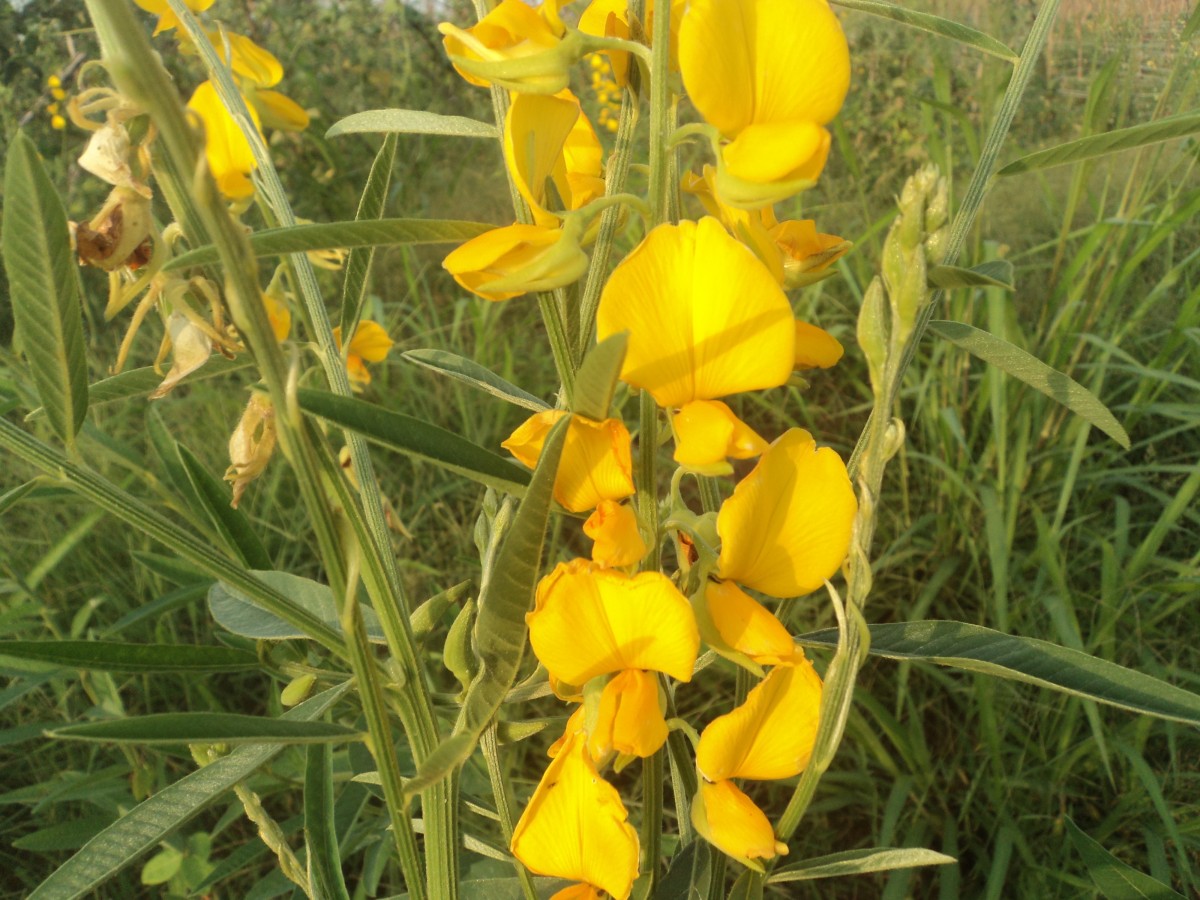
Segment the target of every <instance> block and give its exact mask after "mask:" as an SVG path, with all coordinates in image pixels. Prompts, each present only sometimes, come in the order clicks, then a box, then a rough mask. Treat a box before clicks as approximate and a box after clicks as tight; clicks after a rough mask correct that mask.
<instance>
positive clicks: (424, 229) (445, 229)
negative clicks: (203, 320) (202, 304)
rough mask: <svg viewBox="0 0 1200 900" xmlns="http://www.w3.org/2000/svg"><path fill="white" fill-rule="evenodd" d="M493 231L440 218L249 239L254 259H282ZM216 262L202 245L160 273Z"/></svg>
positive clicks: (267, 233)
mask: <svg viewBox="0 0 1200 900" xmlns="http://www.w3.org/2000/svg"><path fill="white" fill-rule="evenodd" d="M492 228H495V226H494V225H485V224H483V223H482V222H460V221H454V220H443V219H369V220H364V221H361V222H355V221H349V222H328V223H326V224H318V225H295V226H293V227H291V228H267V229H264V230H263V231H256V232H254V233H253V234H251V235H250V236H249V240H250V249H251V250H252V251H253V253H254V255H255V256H285V255H287V254H288V253H305V252H307V251H309V250H337V249H343V250H345V249H350V248H353V247H382V246H387V245H391V244H461V243H462V242H463V241H468V240H470V239H471V238H473V237H478V236H479V235H481V234H483V233H484V232H485V231H489V230H491V229H492ZM218 260H219V256H218V254H217V248H216V246H214V245H213V244H206V245H205V246H203V247H197V248H196V249H195V250H189V251H188V252H187V253H182V254H180V255H179V256H177V257H175V258H174V259H172V260H171V261H170V262H168V263H167V264H166V265H165V266H163V271H164V272H169V271H171V270H173V269H185V268H187V267H189V266H208V265H212V264H213V263H215V262H217V261H218Z"/></svg>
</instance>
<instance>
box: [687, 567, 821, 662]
mask: <svg viewBox="0 0 1200 900" xmlns="http://www.w3.org/2000/svg"><path fill="white" fill-rule="evenodd" d="M696 621H697V622H698V623H699V625H700V634H701V636H703V638H704V640H705V641H706V642H707V643H708V645H709V646H710V647H712V648H713V649H714V650H716V651H717V652H718V653H721V654H723V655H725V654H728V653H729V651H733V653H736V654H741V655H742V656H745V657H747V658H748V659H750V660H751V661H752V662H754V663H757V664H759V665H765V666H774V665H780V664H781V663H786V662H789V661H791V660H792V659H793V658H794V657H795V656H796V654H797V653H798V652H799V651H798V650H797V649H796V645H795V643H794V642H793V641H792V636H791V635H790V634H788V632H787V629H786V628H784V627H783V625H782V623H781V622H780V621H779V620H778V619H777V618H775V616H774V615H773V614H772V613H771V612H770V610H768V609H767V608H766V607H765V606H763V605H762V604H761V603H759V602H758V601H757V600H755V599H754V598H753V597H751V596H750V595H749V594H747V593H746V592H745V591H743V590H742V589H741V588H739V587H738V586H737V585H736V584H734V583H733V582H732V581H722V582H714V581H709V582H707V583H706V584H705V586H704V589H703V592H702V593H701V594H700V596H699V597H698V598H697V601H696Z"/></svg>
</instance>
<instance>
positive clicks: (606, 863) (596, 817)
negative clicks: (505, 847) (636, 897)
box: [511, 733, 638, 900]
mask: <svg viewBox="0 0 1200 900" xmlns="http://www.w3.org/2000/svg"><path fill="white" fill-rule="evenodd" d="M628 819H629V816H628V814H627V813H626V812H625V806H624V805H623V804H622V803H621V798H620V796H618V794H617V791H616V788H614V787H613V786H612V785H611V784H609V783H608V782H607V781H605V780H604V779H603V778H601V777H600V775H599V773H598V772H597V771H596V766H595V764H594V763H593V762H592V760H591V757H589V756H588V753H587V748H586V747H585V746H584V739H583V736H582V734H580V733H576V734H573V735H571V736H570V737H569V738H567V740H566V742H565V743H564V745H563V748H562V752H560V753H559V754H558V756H557V757H555V759H554V760H553V761H552V762H551V763H550V765H549V767H548V768H547V769H546V773H545V774H544V775H543V776H542V780H541V782H540V783H539V784H538V786H537V790H536V791H534V793H533V797H532V798H531V799H530V801H529V805H528V806H527V807H525V811H524V813H522V814H521V819H520V821H519V822H517V826H516V828H515V829H514V830H513V837H512V845H511V847H512V852H513V855H514V856H516V857H517V859H519V860H520V861H521V862H522V863H524V864H525V866H526V868H528V869H529V870H530V871H531V872H535V873H537V874H538V875H551V876H554V877H557V878H567V879H570V880H571V881H581V882H584V883H585V884H590V885H593V886H595V887H597V888H601V889H603V890H606V891H608V892H609V893H610V894H612V895H613V896H614V897H617V898H619V900H625V898H627V897H628V896H629V892H630V889H631V887H632V885H633V880H634V878H636V877H637V867H638V838H637V832H636V831H635V830H634V829H633V827H632V826H631V825H630V824H629V822H628ZM568 896H569V895H568ZM583 896H587V895H586V894H584V895H583Z"/></svg>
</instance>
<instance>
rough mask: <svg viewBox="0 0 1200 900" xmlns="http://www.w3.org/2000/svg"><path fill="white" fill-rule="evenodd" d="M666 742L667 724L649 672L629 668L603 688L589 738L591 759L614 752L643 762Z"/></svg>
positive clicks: (656, 686)
mask: <svg viewBox="0 0 1200 900" xmlns="http://www.w3.org/2000/svg"><path fill="white" fill-rule="evenodd" d="M666 742H667V722H666V720H665V719H664V718H663V704H662V702H661V700H660V698H659V693H658V678H657V676H655V675H654V674H653V673H651V672H643V671H641V670H640V669H630V670H628V671H625V672H620V673H618V674H617V675H615V676H613V678H612V679H611V680H610V681H609V682H608V684H606V685H605V686H604V691H603V692H602V693H601V694H600V709H599V712H598V713H597V715H596V727H595V728H594V729H593V730H592V734H591V736H590V737H589V739H588V749H589V751H590V752H591V754H592V756H593V758H595V759H600V758H602V757H604V756H606V755H608V754H609V753H612V752H614V751H615V752H616V753H621V754H624V755H626V756H637V757H641V758H642V759H645V758H646V757H647V756H652V755H654V754H655V753H657V752H658V749H659V748H660V747H662V745H663V744H665V743H666Z"/></svg>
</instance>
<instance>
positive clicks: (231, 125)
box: [188, 81, 261, 200]
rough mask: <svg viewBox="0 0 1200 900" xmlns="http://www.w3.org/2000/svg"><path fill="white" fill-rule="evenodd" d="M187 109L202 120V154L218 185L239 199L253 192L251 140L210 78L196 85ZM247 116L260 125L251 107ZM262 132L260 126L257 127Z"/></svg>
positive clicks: (232, 197) (223, 191)
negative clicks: (248, 139) (235, 119)
mask: <svg viewBox="0 0 1200 900" xmlns="http://www.w3.org/2000/svg"><path fill="white" fill-rule="evenodd" d="M188 109H190V110H191V111H192V112H194V113H195V114H196V115H197V116H199V118H200V121H201V122H203V123H204V155H205V157H206V158H207V159H208V168H209V170H210V171H211V172H212V176H213V180H214V181H216V183H217V189H218V190H220V192H221V193H222V194H224V195H225V196H226V197H229V198H230V199H232V200H241V199H244V198H246V197H249V196H250V195H251V194H253V193H254V184H253V183H252V182H251V181H250V173H251V172H253V171H254V168H255V163H254V154H253V153H252V152H251V150H250V142H249V141H247V140H246V136H245V135H244V134H242V130H241V129H240V128H238V125H237V122H235V121H234V120H233V117H232V116H230V115H229V111H228V110H226V109H225V104H224V103H222V102H221V98H220V97H219V96H218V95H217V89H216V87H215V86H214V85H213V83H212V82H211V81H205V82H203V83H202V84H200V86H199V87H197V88H196V90H195V92H193V94H192V99H191V100H189V101H188ZM250 116H251V118H253V119H254V125H255V127H259V121H258V115H257V113H256V112H255V111H254V107H253V106H251V107H250ZM259 130H260V133H261V128H259Z"/></svg>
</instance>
